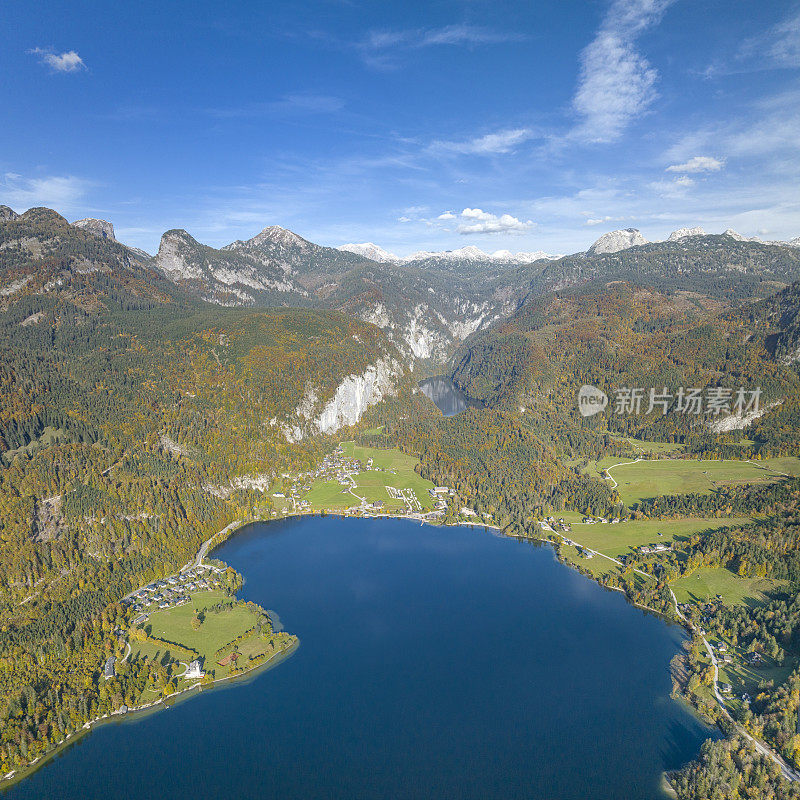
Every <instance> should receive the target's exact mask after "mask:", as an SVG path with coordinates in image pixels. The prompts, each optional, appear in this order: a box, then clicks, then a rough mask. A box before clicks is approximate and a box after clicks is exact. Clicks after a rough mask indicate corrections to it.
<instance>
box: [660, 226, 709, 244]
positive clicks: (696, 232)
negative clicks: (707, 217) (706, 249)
mask: <svg viewBox="0 0 800 800" xmlns="http://www.w3.org/2000/svg"><path fill="white" fill-rule="evenodd" d="M705 235H706V232H705V231H704V230H703V229H702V228H678V230H676V231H672V233H671V234H670V235H669V238H668V239H667V241H668V242H678V241H680V240H681V239H686V238H688V237H689V236H705Z"/></svg>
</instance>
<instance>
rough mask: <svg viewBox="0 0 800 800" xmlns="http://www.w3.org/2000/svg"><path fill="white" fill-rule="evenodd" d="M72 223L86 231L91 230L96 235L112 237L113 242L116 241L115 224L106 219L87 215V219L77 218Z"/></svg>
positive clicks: (106, 237)
mask: <svg viewBox="0 0 800 800" xmlns="http://www.w3.org/2000/svg"><path fill="white" fill-rule="evenodd" d="M72 224H73V225H74V226H75V227H76V228H82V229H83V230H85V231H89V233H93V234H94V235H95V236H99V237H100V238H101V239H110V240H111V241H112V242H115V241H116V238H115V236H114V226H113V225H112V224H111V223H110V222H106V220H104V219H93V218H92V217H86V219H77V220H75V222H73V223H72Z"/></svg>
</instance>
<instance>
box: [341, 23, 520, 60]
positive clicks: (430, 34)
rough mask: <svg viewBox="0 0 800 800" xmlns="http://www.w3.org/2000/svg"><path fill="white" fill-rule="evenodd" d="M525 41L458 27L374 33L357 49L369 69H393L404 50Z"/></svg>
mask: <svg viewBox="0 0 800 800" xmlns="http://www.w3.org/2000/svg"><path fill="white" fill-rule="evenodd" d="M524 38H525V37H524V36H523V35H521V34H518V33H502V32H498V31H492V30H489V29H487V28H481V27H478V26H475V25H464V24H459V25H446V26H444V27H442V28H427V29H425V28H417V29H413V30H399V31H398V30H395V31H371V32H370V33H369V34H368V35H367V37H366V38H365V39H363V40H362V41H360V42H358V43H357V44H356V45H355V47H356V49H357V50H358V51H359V52H360V53H361V55H362V57H363V58H364V61H365V62H366V63H367V64H369V65H370V66H373V67H381V68H391V67H396V66H397V54H398V53H399V52H401V51H409V50H419V49H422V48H426V47H437V46H457V45H464V46H470V45H484V44H500V43H503V42H514V41H520V40H522V39H524Z"/></svg>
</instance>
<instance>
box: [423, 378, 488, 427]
mask: <svg viewBox="0 0 800 800" xmlns="http://www.w3.org/2000/svg"><path fill="white" fill-rule="evenodd" d="M419 388H420V389H421V390H422V393H423V394H424V395H425V397H427V398H428V399H429V400H432V401H433V402H434V403H436V406H437V407H438V409H439V411H441V412H442V414H444V415H445V416H446V417H453V416H455V415H456V414H459V413H461V412H462V411H465V410H466V409H468V408H480V403H477V402H475V401H473V400H469V399H468V398H467V397H466V395H464V393H463V392H462V391H461V390H460V389H459V388H458V387H457V386H456V385H455V384H454V383H453V381H451V380H450V378H448V377H445V376H444V375H439V376H436V377H433V378H427V379H426V380H424V381H420V384H419Z"/></svg>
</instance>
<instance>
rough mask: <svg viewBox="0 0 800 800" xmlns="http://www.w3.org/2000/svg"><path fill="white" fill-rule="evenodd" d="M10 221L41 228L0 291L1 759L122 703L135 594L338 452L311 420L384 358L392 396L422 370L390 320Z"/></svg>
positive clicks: (57, 229)
mask: <svg viewBox="0 0 800 800" xmlns="http://www.w3.org/2000/svg"><path fill="white" fill-rule="evenodd" d="M4 228H10V229H11V234H9V232H8V231H7V230H4V234H5V235H6V236H8V235H13V237H14V241H15V242H19V241H21V240H20V239H19V238H17V237H19V236H20V232H21V231H22V232H24V234H25V236H24V237H23V238H25V239H27V242H26V244H24V245H22V246H21V247H20V246H17V247H13V248H9V249H8V250H7V251H6V252H4V253H3V256H2V268H1V269H0V275H1V276H2V280H3V283H4V285H5V286H6V287H8V286H15V285H17V284H18V283H19V282H20V281H22V282H23V283H22V285H21V286H20V287H19V288H18V289H14V290H13V291H6V292H4V294H3V295H2V300H0V303H2V311H0V583H1V584H2V594H1V595H0V716H2V719H3V726H2V732H1V733H0V769H1V770H2V772H3V773H5V772H7V771H8V770H9V769H11V768H15V767H18V766H20V765H21V764H24V763H27V761H29V760H30V759H31V758H33V757H34V756H35V755H37V754H38V753H41V752H43V751H44V750H45V749H46V748H47V747H48V745H49V743H52V742H55V741H58V740H60V739H61V738H62V737H63V735H64V733H65V731H67V732H69V731H72V730H75V729H76V728H78V727H80V725H82V724H83V723H84V722H85V721H86V720H87V719H89V718H93V717H95V716H97V715H98V714H99V713H104V710H107V709H109V708H113V707H117V706H118V705H119V703H120V702H122V699H121V698H117V700H113V699H112V698H110V697H109V696H108V693H107V692H106V691H105V689H104V687H102V686H101V685H100V684H97V683H96V682H95V681H94V677H93V676H96V674H97V671H98V669H99V666H100V664H101V662H102V660H103V659H104V658H105V656H106V655H107V654H108V653H109V652H116V649H117V647H118V644H117V640H116V636H115V635H114V633H113V630H114V627H115V626H116V625H117V624H119V622H120V621H121V620H122V619H123V618H124V615H125V614H126V613H128V612H125V611H123V609H122V608H121V607H120V606H118V605H116V604H117V602H118V601H119V600H120V599H121V598H122V597H123V596H124V595H125V594H126V593H127V592H128V591H130V590H131V589H133V588H135V587H137V586H139V585H141V584H142V583H144V582H147V581H148V580H152V579H153V578H155V577H160V576H163V575H166V574H170V572H172V571H174V570H175V569H176V568H177V567H179V566H180V565H182V564H184V563H186V562H187V561H188V560H189V559H190V558H192V557H193V556H194V554H195V553H196V552H197V550H198V548H199V547H200V544H201V543H202V542H203V541H204V540H205V539H207V538H208V537H209V536H210V535H212V534H213V533H215V532H217V531H219V530H220V529H221V528H223V527H224V526H226V525H227V524H228V523H229V522H231V521H233V520H235V519H245V518H247V517H248V516H250V515H251V514H252V512H253V508H254V507H255V506H256V505H258V506H259V507H260V509H261V511H262V512H264V511H268V509H269V501H268V500H267V499H266V498H267V495H266V494H264V493H263V490H265V489H266V488H267V487H268V486H269V484H270V482H271V481H272V479H273V477H274V476H275V475H277V474H279V473H280V472H281V471H296V470H300V469H307V468H309V467H310V466H311V464H313V463H314V462H315V461H316V459H317V458H318V456H319V455H320V453H321V452H322V449H323V448H324V446H325V445H324V443H323V442H322V441H321V440H320V439H319V438H313V437H312V438H310V439H307V438H305V436H304V438H303V439H302V440H300V436H301V435H303V434H304V432H305V428H303V427H302V426H304V425H305V426H309V425H311V423H312V422H313V418H314V416H315V415H317V414H319V413H320V411H321V409H322V408H323V406H324V405H325V404H326V403H330V402H332V401H333V399H334V396H335V393H336V391H337V389H338V388H339V387H340V385H341V384H342V383H343V382H345V383H346V380H345V379H348V376H356V377H357V376H359V375H362V374H364V373H365V371H367V372H368V371H369V369H370V368H371V367H374V365H375V364H376V363H377V364H389V365H394V370H395V371H394V373H392V381H393V384H392V385H391V386H390V387H389V388H387V386H386V385H384V386H383V389H384V391H394V390H396V389H399V388H400V387H401V386H403V385H404V384H403V381H404V380H406V379H405V377H404V375H403V372H402V367H401V366H400V356H399V354H398V353H397V351H396V350H395V348H393V347H392V345H391V344H389V343H388V341H387V340H386V337H385V336H384V335H383V334H382V333H381V332H380V331H379V329H377V328H376V327H374V326H372V325H368V324H366V323H363V322H360V321H358V320H355V319H352V318H347V317H344V316H343V315H341V314H338V313H336V312H332V311H321V310H316V311H314V310H302V309H285V308H284V309H272V310H262V311H253V310H251V309H239V308H234V309H227V308H221V307H218V306H209V305H207V304H205V303H202V302H198V301H195V300H192V299H190V298H188V297H186V296H185V295H183V296H182V295H181V293H180V292H179V291H178V290H177V289H176V287H175V286H173V285H172V284H170V283H169V282H167V281H166V280H165V279H164V278H163V277H161V275H160V274H159V273H158V272H156V271H154V270H153V269H152V267H151V266H149V265H146V264H142V261H141V260H140V259H139V258H138V257H136V256H135V254H130V253H129V252H128V251H127V250H126V249H125V248H124V247H123V246H122V245H119V244H117V243H115V242H111V241H105V240H101V239H99V238H97V237H93V236H92V235H91V234H88V233H86V232H84V231H82V230H80V229H76V228H74V227H71V226H68V225H67V223H66V221H64V220H63V219H62V218H60V217H57V215H54V214H52V212H38V211H36V212H29V213H28V214H27V215H23V216H21V217H19V218H18V219H15V220H12V221H11V222H9V223H7V224H6V225H5V226H2V225H0V230H3V229H4ZM34 240H35V241H34ZM6 241H9V239H6ZM9 251H10V252H9ZM353 379H354V378H353ZM392 387H393V388H392ZM298 426H299V428H298ZM293 429H296V430H299V434H296V435H290V432H291V431H292V430H293ZM309 432H311V433H313V432H314V431H313V429H311V428H309ZM290 439H291V440H292V441H290ZM146 679H147V676H146V675H139V674H138V673H137V674H136V675H134V674H131V675H129V676H128V677H127V678H124V679H123V682H122V685H123V687H124V686H126V685H128V684H129V689H130V691H131V692H133V694H132V696H138V692H140V691H141V688H142V687H141V686H139V683H141V682H142V681H143V680H146ZM125 681H128V683H125ZM123 691H124V692H127V691H128V690H124V689H123ZM124 697H125V698H126V699H127V694H125V695H124Z"/></svg>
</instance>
